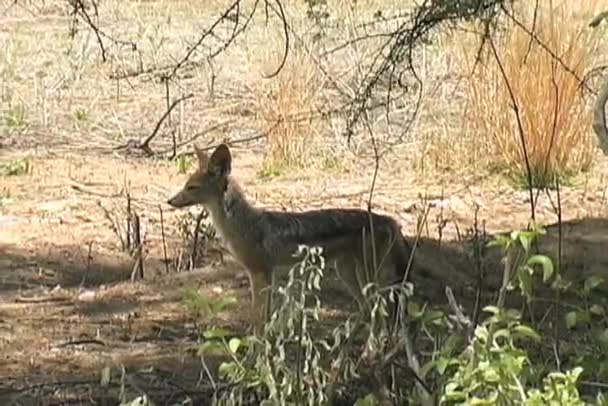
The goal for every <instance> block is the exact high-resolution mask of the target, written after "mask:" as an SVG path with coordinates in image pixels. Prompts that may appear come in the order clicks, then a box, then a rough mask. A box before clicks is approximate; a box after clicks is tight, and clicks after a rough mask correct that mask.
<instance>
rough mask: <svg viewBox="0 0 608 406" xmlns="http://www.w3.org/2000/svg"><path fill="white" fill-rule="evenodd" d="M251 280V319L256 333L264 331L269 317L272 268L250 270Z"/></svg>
mask: <svg viewBox="0 0 608 406" xmlns="http://www.w3.org/2000/svg"><path fill="white" fill-rule="evenodd" d="M249 279H250V281H251V299H252V303H251V310H252V314H251V319H252V323H253V325H254V328H255V330H256V333H262V332H263V331H264V324H265V323H266V321H267V319H268V310H269V309H270V303H269V302H270V287H271V285H272V274H271V270H270V269H260V270H257V269H256V270H255V271H249Z"/></svg>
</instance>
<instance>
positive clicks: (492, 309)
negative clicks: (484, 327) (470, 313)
mask: <svg viewBox="0 0 608 406" xmlns="http://www.w3.org/2000/svg"><path fill="white" fill-rule="evenodd" d="M482 310H483V311H484V312H486V313H492V314H494V315H496V314H498V313H500V309H499V308H498V307H497V306H486V307H484V308H483V309H482Z"/></svg>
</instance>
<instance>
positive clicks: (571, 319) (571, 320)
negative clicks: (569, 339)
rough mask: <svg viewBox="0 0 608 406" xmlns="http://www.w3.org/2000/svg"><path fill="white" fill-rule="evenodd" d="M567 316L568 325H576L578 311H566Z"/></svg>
mask: <svg viewBox="0 0 608 406" xmlns="http://www.w3.org/2000/svg"><path fill="white" fill-rule="evenodd" d="M565 317H566V327H568V328H572V327H574V326H576V322H577V312H576V311H572V312H568V313H566V316H565Z"/></svg>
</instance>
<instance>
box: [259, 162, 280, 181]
mask: <svg viewBox="0 0 608 406" xmlns="http://www.w3.org/2000/svg"><path fill="white" fill-rule="evenodd" d="M281 172H282V168H281V166H279V165H270V164H265V165H264V167H263V168H262V169H260V170H259V171H258V178H260V179H271V178H276V177H279V176H281Z"/></svg>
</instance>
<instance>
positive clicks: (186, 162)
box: [175, 154, 194, 174]
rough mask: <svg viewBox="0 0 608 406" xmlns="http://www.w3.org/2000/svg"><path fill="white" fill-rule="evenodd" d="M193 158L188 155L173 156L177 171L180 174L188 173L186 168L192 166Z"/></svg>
mask: <svg viewBox="0 0 608 406" xmlns="http://www.w3.org/2000/svg"><path fill="white" fill-rule="evenodd" d="M193 162H194V160H193V159H192V157H191V156H188V155H184V154H181V155H178V156H177V158H175V164H176V165H177V171H178V172H179V173H181V174H185V173H188V170H189V169H190V168H192V164H193Z"/></svg>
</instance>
